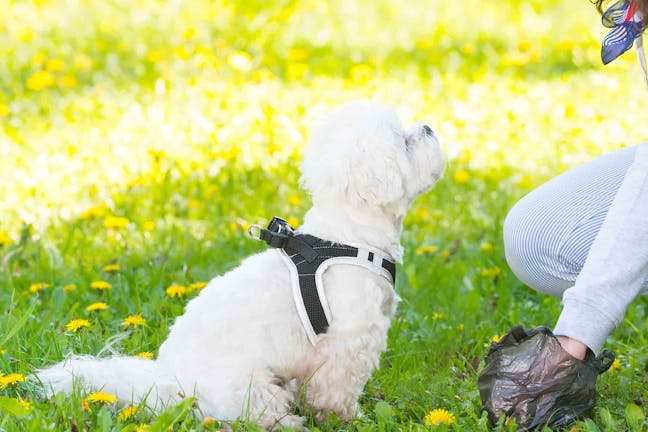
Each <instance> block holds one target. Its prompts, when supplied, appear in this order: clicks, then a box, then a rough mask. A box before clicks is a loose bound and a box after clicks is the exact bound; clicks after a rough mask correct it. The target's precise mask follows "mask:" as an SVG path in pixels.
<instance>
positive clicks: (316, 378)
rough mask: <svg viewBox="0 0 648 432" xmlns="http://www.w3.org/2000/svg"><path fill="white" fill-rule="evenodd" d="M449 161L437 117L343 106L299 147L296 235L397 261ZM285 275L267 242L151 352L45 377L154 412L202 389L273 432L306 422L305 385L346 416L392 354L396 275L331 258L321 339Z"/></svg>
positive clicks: (215, 284) (211, 400)
mask: <svg viewBox="0 0 648 432" xmlns="http://www.w3.org/2000/svg"><path fill="white" fill-rule="evenodd" d="M444 168H445V158H444V155H443V152H442V151H441V148H440V146H439V143H438V142H437V139H436V136H435V135H434V133H433V132H432V130H431V129H430V128H429V127H428V126H426V125H423V124H417V125H414V126H412V127H411V128H409V129H408V130H403V128H402V126H401V124H400V121H399V120H398V118H397V116H396V115H395V113H394V112H393V111H392V110H390V109H388V108H385V107H382V106H379V105H376V104H373V103H371V102H366V101H360V102H351V103H347V104H345V105H343V106H341V107H340V108H339V109H337V110H336V111H334V112H333V113H332V114H330V115H329V116H328V117H326V118H325V119H324V121H323V122H321V123H319V124H318V125H316V126H315V128H314V130H313V133H312V138H311V141H310V144H309V146H308V147H307V149H306V150H305V152H304V159H303V163H302V166H301V183H302V185H303V186H304V187H305V188H306V189H307V190H308V192H310V194H311V195H312V199H313V207H312V208H311V209H310V210H309V211H308V212H307V213H306V215H305V216H304V224H303V225H302V226H301V227H300V228H299V230H298V232H300V233H307V234H310V235H313V236H316V237H319V238H321V239H325V240H329V241H333V242H336V243H342V244H346V245H354V246H356V247H362V248H367V249H369V250H376V251H380V253H382V254H383V255H384V256H387V257H391V259H392V260H396V261H400V260H401V258H402V247H401V245H400V240H399V237H400V232H401V227H402V221H403V218H404V216H405V213H406V211H407V208H408V206H409V205H410V203H411V202H412V200H413V199H414V198H416V197H417V196H418V195H420V194H422V193H423V192H425V191H427V190H429V189H430V188H431V187H432V186H433V185H434V183H435V182H436V181H437V180H438V179H439V178H440V177H441V176H442V174H443V171H444ZM290 283H291V281H290V274H289V269H288V268H287V265H286V264H285V262H284V261H283V260H282V259H281V257H280V252H279V250H278V249H269V250H266V251H264V252H261V253H259V254H256V255H253V256H251V257H249V258H247V259H246V260H244V261H243V262H242V263H241V265H240V266H239V267H237V268H235V269H234V270H232V271H230V272H228V273H226V274H225V275H223V276H219V277H216V278H214V279H213V280H212V281H211V282H210V283H209V285H208V286H207V287H206V288H205V289H204V290H203V291H202V292H201V293H200V295H199V296H198V297H196V298H194V299H193V300H191V301H190V302H189V303H188V304H187V307H186V310H185V313H184V315H182V316H180V317H179V318H177V320H176V321H175V324H174V325H173V326H172V327H171V329H170V333H169V336H168V338H167V339H166V341H165V342H164V343H163V344H162V346H161V347H160V351H159V356H158V358H157V359H156V360H146V359H142V358H138V357H122V356H115V357H110V358H103V359H99V358H94V357H87V356H83V357H79V356H76V357H71V358H69V359H67V360H66V361H63V362H61V363H58V364H56V365H54V366H52V367H49V368H47V369H43V370H39V371H37V373H36V375H37V377H38V379H40V380H41V381H42V383H43V384H44V385H45V388H46V389H47V390H46V391H47V392H48V393H49V394H51V393H55V392H59V391H64V392H70V391H72V387H73V378H74V379H76V380H78V381H79V383H80V384H82V385H83V386H85V387H87V388H91V389H93V390H103V391H106V392H108V393H111V394H114V395H116V396H117V397H118V398H119V399H120V400H121V401H123V402H125V403H132V402H133V401H134V402H138V401H140V400H142V399H144V398H145V399H146V404H147V405H148V406H151V407H154V408H159V407H160V406H161V405H163V404H167V403H174V402H177V401H179V400H180V399H181V398H182V397H185V396H194V397H196V398H197V401H198V404H199V406H200V410H201V411H202V413H203V414H204V415H205V416H210V417H213V418H215V419H219V420H223V421H231V420H235V419H237V418H239V417H241V418H246V419H249V420H252V421H255V422H258V423H259V424H260V425H262V426H263V427H266V428H273V427H274V426H276V425H278V424H279V425H283V426H288V427H295V428H301V425H302V421H303V419H302V418H301V417H299V416H297V415H294V414H292V412H291V409H292V408H293V404H294V402H295V398H296V397H298V396H299V394H303V395H304V396H305V401H306V402H307V404H308V406H309V409H311V410H312V411H313V412H314V413H315V414H316V416H317V418H318V419H319V418H323V417H325V416H326V415H327V414H330V413H336V414H337V415H339V416H340V417H341V418H343V419H349V418H351V417H352V416H353V415H354V413H355V412H356V409H357V401H358V397H359V395H360V393H361V391H362V389H363V387H364V385H365V384H366V382H367V380H368V379H369V376H370V374H371V373H372V371H373V370H374V369H375V368H376V367H377V366H378V361H379V355H380V353H381V352H382V351H383V350H384V349H385V346H386V340H387V330H388V328H389V323H390V319H391V317H392V316H393V314H394V312H395V309H396V304H397V302H398V296H397V295H396V293H395V291H394V289H393V285H392V284H391V282H390V281H389V280H387V279H386V278H385V277H382V276H380V275H378V274H376V273H374V272H371V271H369V270H367V269H365V268H363V267H361V266H357V265H345V264H336V265H332V266H330V267H328V269H327V270H326V271H325V272H324V275H323V285H324V290H325V293H326V298H327V299H328V308H329V310H330V314H331V322H330V323H329V324H330V325H329V327H328V330H327V331H326V332H325V333H322V334H319V335H318V336H317V338H316V340H315V343H314V344H313V343H311V342H310V341H309V339H308V337H307V335H306V333H305V331H304V328H303V327H302V323H301V321H300V318H299V317H298V313H297V310H296V306H295V301H294V300H293V296H292V292H291V287H290ZM295 384H296V385H295ZM302 391H303V393H300V392H302Z"/></svg>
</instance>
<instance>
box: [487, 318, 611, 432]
mask: <svg viewBox="0 0 648 432" xmlns="http://www.w3.org/2000/svg"><path fill="white" fill-rule="evenodd" d="M613 361H614V354H613V353H612V352H611V351H608V350H604V351H603V353H602V354H601V356H600V357H595V356H594V355H593V353H592V352H591V351H588V354H587V356H586V358H585V360H579V359H576V358H574V357H572V356H571V355H570V354H569V353H567V352H566V351H565V350H564V349H563V348H562V346H561V345H560V342H559V341H558V339H556V337H555V336H554V335H553V333H552V332H551V330H549V329H548V328H547V327H537V328H535V329H532V330H529V331H525V330H524V328H523V327H521V326H517V327H514V328H513V329H511V331H509V333H508V334H506V336H504V337H503V338H502V339H501V340H500V341H499V342H493V343H492V344H491V347H490V350H489V351H488V355H487V356H486V366H485V367H484V369H483V370H482V372H481V373H480V375H479V381H478V386H479V394H480V396H481V400H482V405H483V407H484V409H485V410H486V411H487V412H488V418H489V420H490V421H491V422H492V423H493V424H495V423H496V422H497V420H498V418H499V417H501V416H502V415H505V416H507V417H511V418H514V419H515V420H516V422H517V425H518V426H519V427H520V429H521V430H532V429H534V428H536V427H538V426H541V425H547V426H549V427H560V426H565V425H567V424H569V423H571V422H573V421H574V420H576V419H578V418H581V417H584V416H586V415H587V414H588V413H589V412H590V411H591V409H592V408H593V407H594V402H595V401H596V378H597V377H598V375H599V374H601V373H603V372H605V371H606V370H608V369H609V367H610V366H611V365H612V362H613Z"/></svg>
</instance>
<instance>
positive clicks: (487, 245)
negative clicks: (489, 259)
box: [479, 242, 493, 251]
mask: <svg viewBox="0 0 648 432" xmlns="http://www.w3.org/2000/svg"><path fill="white" fill-rule="evenodd" d="M479 249H481V250H483V251H489V250H493V244H492V243H489V242H484V243H482V244H481V246H479Z"/></svg>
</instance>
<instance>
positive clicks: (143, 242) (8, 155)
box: [0, 0, 648, 431]
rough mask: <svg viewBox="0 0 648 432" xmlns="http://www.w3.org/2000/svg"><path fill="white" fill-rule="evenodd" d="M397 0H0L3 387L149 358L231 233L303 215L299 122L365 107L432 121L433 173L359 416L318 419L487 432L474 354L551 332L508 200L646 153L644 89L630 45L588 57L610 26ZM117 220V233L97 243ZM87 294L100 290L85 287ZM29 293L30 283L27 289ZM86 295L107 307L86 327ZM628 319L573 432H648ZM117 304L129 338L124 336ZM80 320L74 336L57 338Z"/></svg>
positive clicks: (99, 417)
mask: <svg viewBox="0 0 648 432" xmlns="http://www.w3.org/2000/svg"><path fill="white" fill-rule="evenodd" d="M268 4H272V6H268ZM407 4H408V6H407V7H405V6H404V3H403V2H400V1H384V2H371V1H363V2H357V4H351V2H342V1H334V2H315V1H299V2H298V1H289V0H283V1H278V2H261V1H246V2H243V1H241V2H236V3H232V2H206V1H193V2H180V1H153V0H138V1H135V2H126V1H117V0H114V1H110V2H101V1H96V0H93V1H84V2H75V1H71V0H70V1H63V0H61V1H54V0H53V1H47V0H40V1H36V2H33V3H31V2H20V1H16V2H8V1H6V0H0V11H2V12H0V59H2V60H1V61H0V158H1V161H2V167H3V168H2V170H1V171H0V266H1V267H0V310H2V311H3V314H2V315H1V316H0V350H2V351H1V352H2V354H0V372H2V373H3V374H5V375H6V374H9V373H20V374H24V375H27V374H29V373H30V371H32V369H33V368H34V367H41V366H45V365H48V364H52V363H54V362H56V361H58V360H60V359H62V358H63V357H64V356H65V355H66V354H68V353H70V352H75V353H90V354H97V353H99V352H100V351H101V350H102V349H103V348H104V347H106V345H107V344H108V343H110V344H111V345H112V347H113V348H114V349H116V350H118V351H121V352H124V353H126V354H138V353H140V352H150V353H153V354H154V355H155V353H156V350H157V347H158V346H159V345H160V343H161V342H162V341H163V340H164V338H165V336H166V334H167V329H168V326H169V325H170V324H171V323H172V322H173V320H174V318H175V317H176V316H178V315H179V314H181V313H182V310H183V305H184V304H185V303H186V301H187V299H188V298H191V297H193V296H195V295H197V294H196V293H195V292H192V293H189V294H187V295H185V296H183V297H181V298H171V297H169V296H168V295H167V294H166V293H165V290H166V289H167V288H168V287H169V286H170V285H172V284H182V285H185V286H188V285H189V284H191V283H194V282H202V281H207V280H209V279H210V278H212V277H213V276H215V275H217V274H220V273H222V272H224V271H227V270H228V269H231V268H233V267H235V266H236V265H237V264H238V263H239V262H240V260H241V259H243V258H244V257H245V256H247V255H249V254H250V253H253V252H256V251H259V250H261V249H263V248H262V246H261V245H260V244H259V243H256V242H253V241H251V240H249V239H248V238H247V236H246V235H245V233H244V231H245V227H246V226H247V224H249V223H258V222H263V221H267V220H268V219H269V218H270V217H271V216H273V215H282V216H285V217H290V218H294V219H295V220H296V221H299V219H300V218H301V216H302V215H303V213H304V212H305V211H306V209H307V208H308V205H309V202H308V197H307V196H305V194H304V193H303V192H302V191H300V190H299V188H298V184H297V180H298V171H297V166H298V160H299V157H300V153H301V149H302V147H303V145H304V143H305V141H306V139H307V136H308V129H309V127H310V125H311V124H312V123H313V120H314V119H315V118H317V116H318V115H320V114H322V113H324V112H326V111H328V110H329V109H330V108H331V107H333V106H335V105H337V104H339V103H341V102H344V101H347V100H350V99H355V98H373V99H377V100H381V101H383V102H386V103H390V104H393V105H395V106H396V107H397V109H398V110H399V112H400V113H401V115H402V117H403V119H404V121H405V123H409V122H411V121H417V120H425V121H427V122H429V123H430V124H432V125H433V126H434V127H435V129H436V130H437V132H438V133H439V135H440V137H441V138H442V140H443V144H444V147H445V148H446V151H447V153H448V155H449V158H450V161H449V167H448V171H447V175H446V177H445V179H444V180H442V181H441V182H440V183H439V184H438V186H437V187H436V189H435V190H433V191H432V192H430V193H428V194H427V195H425V196H424V197H422V198H420V199H419V200H418V201H416V203H415V205H414V208H413V209H412V211H411V213H410V214H409V216H408V217H407V219H406V221H405V231H404V235H403V244H404V245H405V247H406V255H405V260H404V264H403V266H402V267H401V268H400V269H399V270H400V273H399V280H398V286H397V290H398V291H399V293H400V295H401V296H402V297H403V302H402V303H401V305H400V307H399V311H398V315H397V317H396V318H395V320H394V321H393V324H392V328H391V331H390V335H389V346H388V350H387V352H386V353H385V354H384V356H383V358H382V361H381V368H380V369H379V370H378V371H377V372H376V373H375V374H374V375H373V377H372V378H371V380H370V381H369V383H368V385H367V387H366V391H365V394H364V396H363V397H362V400H361V405H362V409H363V412H364V413H365V414H364V416H363V417H361V418H358V419H356V420H353V421H352V422H351V423H349V424H343V423H341V422H339V421H336V420H335V419H333V420H331V421H330V422H329V423H326V424H318V425H316V427H317V428H318V430H321V431H337V430H350V431H374V430H376V431H387V430H408V431H409V430H412V431H418V430H425V429H428V428H427V427H425V426H424V417H425V415H426V414H427V413H428V412H429V411H430V410H432V409H435V408H443V409H447V410H448V411H450V412H452V413H454V415H455V416H456V423H455V425H454V426H452V427H450V428H448V429H449V430H462V431H482V430H487V427H486V422H485V417H484V416H483V415H482V413H481V410H480V402H479V397H478V393H477V388H476V378H477V370H478V369H479V367H480V364H479V361H480V359H481V358H483V356H484V354H485V353H486V351H487V345H488V342H489V340H490V339H491V338H492V337H493V336H494V335H498V334H502V333H503V332H505V331H506V330H507V329H508V328H509V327H511V326H512V325H515V324H524V325H525V326H527V327H530V326H534V325H540V324H545V325H552V324H553V322H554V321H555V319H556V318H557V316H558V314H559V311H560V304H559V300H557V299H553V298H547V297H545V296H542V295H539V294H537V293H535V292H533V291H532V290H530V289H529V288H527V287H525V286H524V285H523V284H522V283H521V282H519V281H518V280H517V279H516V278H515V277H514V276H513V274H512V273H511V272H510V270H509V269H508V267H507V265H506V262H505V260H504V257H503V246H502V243H501V226H502V222H503V219H504V217H505V215H506V212H507V209H509V208H510V207H511V206H512V205H513V204H514V203H515V202H516V200H517V199H519V198H520V197H521V196H522V195H524V194H525V193H527V192H528V191H529V190H531V189H532V188H533V187H535V186H537V185H539V184H540V183H542V182H543V181H545V180H547V179H548V178H550V177H552V176H554V175H556V174H557V173H559V172H561V171H563V170H565V169H568V168H570V167H572V166H574V165H576V164H578V163H580V162H583V161H586V160H588V159H590V158H592V157H594V156H597V155H600V154H603V153H605V152H608V151H610V150H613V149H616V148H618V147H620V146H623V145H629V144H633V143H637V142H641V141H642V140H645V139H646V135H645V131H644V129H643V128H642V127H641V125H643V124H644V123H645V113H646V111H647V109H648V102H647V101H648V95H647V94H646V92H645V89H643V88H641V86H640V80H641V78H640V72H639V68H638V65H637V64H636V61H635V55H634V54H633V53H628V54H626V55H624V56H623V57H622V58H621V59H619V60H617V61H615V62H614V63H613V64H612V65H610V66H606V67H603V66H602V65H601V64H600V60H599V58H598V56H599V54H598V50H599V41H600V39H601V38H602V36H603V34H604V29H603V28H602V27H601V26H600V25H599V18H598V16H597V14H596V12H595V10H594V8H593V6H591V4H589V2H588V1H586V0H579V1H575V0H563V1H557V0H552V1H539V0H534V1H526V2H518V1H510V2H481V1H477V0H463V1H460V2H424V1H414V2H407ZM39 71H40V73H39ZM34 74H36V75H34ZM88 210H90V211H88ZM112 216H119V217H124V218H126V219H127V220H128V223H127V225H126V226H124V227H122V228H106V226H105V225H106V222H107V221H108V225H110V223H109V222H110V219H107V218H109V217H112ZM486 244H490V245H492V248H489V247H488V246H484V245H486ZM421 246H435V247H436V250H435V248H428V252H426V253H420V254H417V253H416V249H417V248H419V247H421ZM419 252H420V251H419ZM107 264H119V265H120V270H119V271H117V272H106V271H104V270H103V269H104V266H105V265H107ZM496 269H499V271H498V270H496ZM498 273H499V274H498ZM97 280H105V281H107V282H109V283H110V284H111V286H112V287H111V289H109V290H107V291H104V292H98V291H96V290H93V289H92V288H90V284H91V282H93V281H97ZM36 283H47V284H48V285H49V286H47V287H46V288H45V289H44V290H42V291H41V292H37V293H33V292H31V291H30V287H32V285H33V284H36ZM71 284H74V285H75V286H76V289H75V290H73V291H66V290H65V289H64V287H65V286H68V285H71ZM96 302H105V303H106V304H108V306H109V307H108V309H106V310H102V311H96V312H88V311H86V307H87V306H88V305H90V304H92V303H96ZM647 306H648V302H646V300H645V299H639V300H637V301H635V302H634V304H633V305H632V306H631V307H630V308H629V310H628V313H627V315H626V319H625V320H624V322H623V324H622V325H621V326H620V328H619V329H617V330H616V331H615V332H614V333H613V335H612V336H611V337H610V339H609V341H608V342H609V343H608V347H610V348H611V349H613V350H615V351H616V352H617V355H618V357H619V359H620V367H619V368H618V369H615V370H612V371H610V372H608V373H606V374H605V375H603V376H602V377H601V379H600V382H599V402H598V404H597V408H596V409H595V411H594V415H593V417H592V419H591V420H588V421H586V422H581V423H579V424H577V428H578V430H581V431H618V430H624V429H625V430H632V431H640V430H647V429H648V424H647V423H646V421H645V419H642V418H641V415H642V413H643V414H644V418H645V411H646V408H645V407H646V404H648V385H647V384H646V383H647V381H646V380H647V379H648V378H647V375H646V373H647V372H646V367H647V366H648V365H647V364H646V358H647V357H648V343H647V336H646V334H647V333H646V330H647V328H648V325H647V321H648V319H647V316H648V311H647ZM133 314H141V315H142V317H143V318H144V319H145V320H146V322H147V325H146V326H141V327H136V328H125V327H124V326H122V322H123V320H124V319H125V318H126V317H127V316H129V315H133ZM74 319H86V320H88V321H89V322H90V324H91V325H90V327H87V328H83V329H81V330H80V331H79V332H77V333H75V332H72V331H68V330H66V325H67V324H68V323H69V322H70V321H72V320H74ZM0 395H1V397H0V430H8V431H23V430H33V431H41V430H70V431H75V430H84V429H87V430H101V431H111V430H126V431H131V430H137V427H138V426H137V425H141V424H150V425H151V426H150V428H149V430H160V431H162V430H166V428H167V427H168V426H169V425H172V424H173V425H175V426H174V427H175V430H178V431H184V430H217V429H218V427H217V426H218V424H211V425H206V424H203V423H202V422H201V421H200V420H199V419H198V417H197V416H196V415H195V413H193V412H192V411H191V410H190V406H189V403H190V402H189V403H186V404H184V405H181V406H178V407H175V408H172V409H171V410H169V411H168V412H166V413H165V414H164V415H162V416H160V417H157V416H155V415H153V414H152V413H149V412H146V410H143V409H142V410H140V411H139V412H138V414H136V415H135V416H134V417H133V418H130V419H128V420H122V418H121V417H120V416H119V412H120V410H121V407H115V406H114V405H111V404H108V405H106V406H102V405H101V404H97V403H90V404H88V406H87V408H86V409H84V403H83V401H84V398H85V397H86V396H87V395H86V394H85V393H84V392H82V391H81V390H79V391H78V392H77V393H75V394H74V395H72V396H69V397H68V396H63V395H59V396H57V397H55V398H54V399H53V400H41V399H38V397H37V389H35V388H34V386H33V385H31V384H29V383H24V382H20V383H17V384H15V385H9V386H7V387H6V388H4V389H1V390H0ZM15 398H22V399H24V400H26V401H28V402H29V404H30V408H29V409H28V410H26V409H24V408H21V407H20V405H17V404H16V402H15ZM309 422H312V420H309ZM512 427H513V426H505V427H502V428H501V430H509V429H512ZM443 428H444V426H441V427H436V428H434V427H433V428H430V429H432V430H443ZM235 429H237V430H248V429H250V430H254V426H252V425H250V424H248V423H246V422H245V419H243V420H242V421H241V423H240V424H238V425H236V426H235ZM314 430H315V429H314Z"/></svg>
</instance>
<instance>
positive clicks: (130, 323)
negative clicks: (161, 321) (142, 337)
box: [121, 314, 146, 327]
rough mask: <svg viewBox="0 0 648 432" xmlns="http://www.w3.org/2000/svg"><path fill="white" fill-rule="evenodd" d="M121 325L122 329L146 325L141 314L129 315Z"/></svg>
mask: <svg viewBox="0 0 648 432" xmlns="http://www.w3.org/2000/svg"><path fill="white" fill-rule="evenodd" d="M121 325H122V327H139V326H145V325H146V320H145V319H144V317H143V316H142V314H137V315H129V316H127V317H126V318H125V319H124V321H122V323H121Z"/></svg>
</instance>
